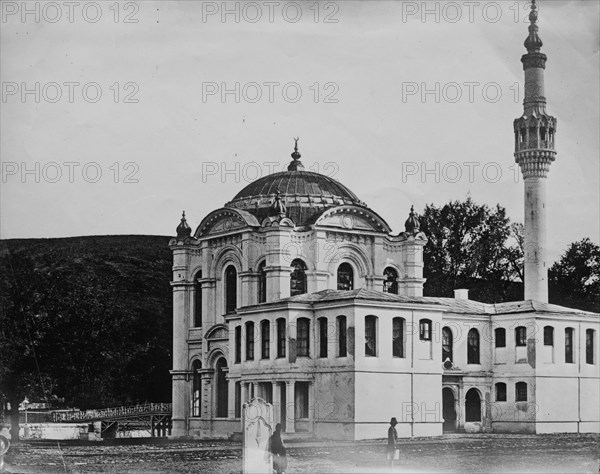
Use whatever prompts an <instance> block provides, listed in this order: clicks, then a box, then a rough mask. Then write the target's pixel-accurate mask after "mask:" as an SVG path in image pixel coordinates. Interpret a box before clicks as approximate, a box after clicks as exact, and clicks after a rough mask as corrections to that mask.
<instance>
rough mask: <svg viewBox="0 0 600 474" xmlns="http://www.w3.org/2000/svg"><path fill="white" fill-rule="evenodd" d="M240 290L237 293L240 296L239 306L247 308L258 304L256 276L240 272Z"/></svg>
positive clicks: (251, 273)
mask: <svg viewBox="0 0 600 474" xmlns="http://www.w3.org/2000/svg"><path fill="white" fill-rule="evenodd" d="M238 276H239V281H240V288H239V289H238V292H239V294H240V296H241V298H240V300H241V301H240V306H249V305H252V304H257V303H258V290H257V288H256V285H255V282H256V281H257V274H256V273H254V272H250V271H247V272H240V273H239V275H238Z"/></svg>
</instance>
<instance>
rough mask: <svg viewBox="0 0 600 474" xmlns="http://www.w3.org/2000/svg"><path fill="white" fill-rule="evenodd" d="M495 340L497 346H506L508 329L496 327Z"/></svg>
mask: <svg viewBox="0 0 600 474" xmlns="http://www.w3.org/2000/svg"><path fill="white" fill-rule="evenodd" d="M494 340H495V341H496V347H506V329H504V328H496V329H494Z"/></svg>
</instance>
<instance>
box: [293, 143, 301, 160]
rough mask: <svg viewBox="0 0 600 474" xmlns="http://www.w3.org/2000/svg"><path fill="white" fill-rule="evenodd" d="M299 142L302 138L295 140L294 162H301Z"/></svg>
mask: <svg viewBox="0 0 600 474" xmlns="http://www.w3.org/2000/svg"><path fill="white" fill-rule="evenodd" d="M298 140H300V137H297V138H294V153H292V158H293V159H294V160H299V159H300V157H301V156H302V155H301V154H300V153H299V152H298Z"/></svg>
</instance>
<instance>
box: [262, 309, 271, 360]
mask: <svg viewBox="0 0 600 474" xmlns="http://www.w3.org/2000/svg"><path fill="white" fill-rule="evenodd" d="M270 351H271V323H270V321H268V320H267V319H263V320H262V321H261V322H260V358H261V359H268V358H269V357H270Z"/></svg>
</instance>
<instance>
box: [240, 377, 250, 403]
mask: <svg viewBox="0 0 600 474" xmlns="http://www.w3.org/2000/svg"><path fill="white" fill-rule="evenodd" d="M241 385H242V396H241V403H242V406H243V405H244V403H247V402H248V400H249V397H248V384H247V383H246V382H241Z"/></svg>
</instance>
